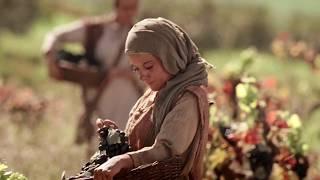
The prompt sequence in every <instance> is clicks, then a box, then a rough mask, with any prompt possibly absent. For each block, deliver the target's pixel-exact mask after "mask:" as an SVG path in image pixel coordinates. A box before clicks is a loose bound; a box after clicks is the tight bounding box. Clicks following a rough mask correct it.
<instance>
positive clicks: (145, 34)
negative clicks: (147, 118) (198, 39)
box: [125, 18, 208, 134]
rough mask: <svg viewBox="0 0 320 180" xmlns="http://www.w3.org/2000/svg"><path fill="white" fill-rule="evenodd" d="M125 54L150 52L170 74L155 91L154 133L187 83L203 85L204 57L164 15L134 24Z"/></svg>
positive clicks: (181, 30)
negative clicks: (162, 85) (156, 94)
mask: <svg viewBox="0 0 320 180" xmlns="http://www.w3.org/2000/svg"><path fill="white" fill-rule="evenodd" d="M125 51H126V53H150V54H152V55H154V56H156V57H158V58H159V59H160V60H161V62H162V64H163V66H164V68H165V69H166V71H167V72H168V73H170V74H171V75H173V78H172V79H170V80H169V81H168V82H167V83H166V85H165V87H163V88H162V89H161V90H159V92H158V97H157V100H156V102H155V107H154V112H153V118H154V119H153V120H154V122H155V123H156V124H155V125H156V127H155V128H156V129H155V133H156V134H157V133H158V132H159V131H160V128H161V125H162V122H163V120H164V118H165V116H166V115H167V114H168V112H169V111H170V110H171V108H172V105H173V103H174V102H175V100H176V99H177V97H178V96H179V95H180V94H181V93H182V92H183V91H185V89H186V88H187V87H188V86H191V85H196V86H200V85H205V86H206V85H207V81H208V80H207V71H206V64H208V63H207V62H206V61H205V60H204V59H202V58H201V57H200V54H199V51H198V48H197V47H196V45H195V44H194V43H193V41H192V40H191V39H190V37H189V36H188V34H187V33H186V32H185V31H184V30H183V29H182V28H180V27H179V26H178V25H176V24H174V23H173V22H171V21H169V20H167V19H164V18H149V19H144V20H142V21H140V22H138V23H136V24H135V25H134V26H133V28H132V29H131V30H130V31H129V33H128V37H127V41H126V46H125Z"/></svg>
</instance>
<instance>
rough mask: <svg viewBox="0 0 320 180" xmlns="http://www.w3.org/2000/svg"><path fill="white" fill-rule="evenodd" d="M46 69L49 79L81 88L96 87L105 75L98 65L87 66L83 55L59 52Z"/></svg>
mask: <svg viewBox="0 0 320 180" xmlns="http://www.w3.org/2000/svg"><path fill="white" fill-rule="evenodd" d="M63 53H64V54H63ZM66 53H68V54H66ZM48 69H49V75H50V77H52V78H54V79H57V80H62V81H68V82H72V83H76V84H79V85H82V86H93V87H97V86H99V85H100V83H101V82H102V80H103V79H104V77H105V75H106V73H105V71H102V70H101V68H100V67H99V66H98V65H89V63H88V62H87V60H86V59H85V58H84V56H83V55H73V54H71V53H69V52H59V53H58V56H57V57H56V59H54V60H49V63H48ZM57 74H59V76H57Z"/></svg>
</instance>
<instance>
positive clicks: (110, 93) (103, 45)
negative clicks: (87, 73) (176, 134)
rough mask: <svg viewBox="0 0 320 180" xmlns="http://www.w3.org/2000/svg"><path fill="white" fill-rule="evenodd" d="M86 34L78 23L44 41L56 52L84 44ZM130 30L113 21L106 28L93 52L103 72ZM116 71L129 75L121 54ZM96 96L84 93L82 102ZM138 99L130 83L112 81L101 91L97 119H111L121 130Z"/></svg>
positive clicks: (135, 88)
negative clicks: (71, 44)
mask: <svg viewBox="0 0 320 180" xmlns="http://www.w3.org/2000/svg"><path fill="white" fill-rule="evenodd" d="M85 30H86V27H85V22H84V21H82V20H80V21H76V22H74V23H71V24H69V25H66V26H63V27H59V28H57V29H55V30H54V31H53V32H52V33H50V34H49V35H48V37H47V38H48V39H50V40H51V41H53V44H54V45H53V47H54V49H55V50H58V49H59V48H61V47H62V45H63V44H64V43H66V42H68V43H82V44H83V43H84V42H85V34H86V33H85ZM129 30H130V27H129V26H121V25H120V24H119V23H117V22H115V21H113V22H111V23H106V24H105V26H104V28H103V33H102V35H101V37H100V39H99V40H98V41H97V44H96V48H95V51H94V53H95V57H96V58H97V60H99V61H100V62H101V63H102V65H103V67H104V68H108V67H111V66H112V64H113V61H114V60H115V58H116V56H117V54H118V52H119V49H120V46H121V44H122V43H123V42H124V41H125V39H126V36H127V33H128V31H129ZM117 68H118V69H122V70H127V71H130V65H129V62H128V60H127V57H126V56H125V55H124V53H122V56H121V58H120V60H119V63H118V65H117ZM133 76H134V75H133ZM140 86H141V84H140ZM95 94H96V89H94V88H90V89H87V93H86V97H85V99H87V100H89V99H91V98H93V97H94V95H95ZM139 96H140V93H139V92H138V91H137V87H135V85H134V83H132V81H131V80H129V79H128V78H125V77H121V76H119V77H115V78H113V79H111V81H110V82H109V84H108V85H107V87H106V88H105V89H104V91H103V93H102V95H101V97H100V99H99V101H98V103H97V108H96V115H97V116H98V117H99V118H102V119H104V118H108V119H112V120H113V121H114V122H116V124H117V125H118V127H119V128H122V129H124V128H125V125H126V122H127V120H128V114H129V112H130V109H131V108H132V106H133V105H134V103H135V102H136V101H137V99H138V98H139Z"/></svg>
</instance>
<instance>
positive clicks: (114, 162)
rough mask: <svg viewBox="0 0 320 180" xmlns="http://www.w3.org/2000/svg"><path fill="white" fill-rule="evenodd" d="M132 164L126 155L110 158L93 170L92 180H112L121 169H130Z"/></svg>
mask: <svg viewBox="0 0 320 180" xmlns="http://www.w3.org/2000/svg"><path fill="white" fill-rule="evenodd" d="M132 168H133V162H132V159H131V157H130V156H129V155H128V154H122V155H118V156H115V157H112V158H111V159H109V160H108V161H107V162H105V163H103V164H102V165H100V166H99V167H98V168H96V169H95V170H94V180H112V179H113V177H114V176H115V175H116V174H118V173H119V172H120V171H121V170H122V169H126V170H129V169H132Z"/></svg>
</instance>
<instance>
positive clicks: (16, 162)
mask: <svg viewBox="0 0 320 180" xmlns="http://www.w3.org/2000/svg"><path fill="white" fill-rule="evenodd" d="M319 7H320V1H317V0H304V1H301V0H282V1H274V0H256V1H252V0H175V1H171V0H161V1H155V0H148V1H147V0H141V2H140V12H139V19H142V18H146V17H158V16H162V17H166V18H169V19H171V20H173V21H174V22H176V23H177V24H179V25H181V26H182V27H183V28H184V29H185V30H186V31H187V32H188V33H189V34H190V35H191V36H192V39H193V40H194V41H195V43H196V44H197V45H198V47H199V49H200V51H201V53H202V55H203V57H204V58H205V59H207V60H208V61H209V62H210V63H212V64H214V65H215V66H216V69H215V70H213V71H212V72H211V73H210V82H211V83H212V86H213V87H214V88H219V86H222V85H221V82H220V81H219V80H220V79H224V78H226V74H227V73H228V68H229V69H230V66H241V65H237V63H238V62H239V61H240V60H239V59H241V53H243V51H244V50H245V49H248V48H250V50H252V51H254V52H255V55H254V60H253V63H252V64H251V65H250V66H247V67H246V69H245V71H246V74H250V75H251V76H254V77H255V78H257V79H258V80H261V81H263V80H266V79H267V80H270V79H271V80H272V82H275V83H276V86H277V90H276V91H275V92H274V94H276V95H277V96H281V98H282V99H284V100H283V101H284V102H285V105H284V107H285V109H286V110H288V111H290V112H292V113H296V114H298V115H299V116H300V119H301V122H302V125H301V126H302V127H301V129H302V133H301V136H299V138H301V140H302V141H303V142H304V143H306V144H307V145H308V148H307V149H308V155H309V156H310V157H309V158H310V159H312V160H313V161H310V164H311V165H310V168H309V171H308V179H315V178H316V177H319V176H318V175H317V172H320V162H319V161H318V158H319V155H320V148H319V143H320V128H319V127H318V121H319V119H320V83H319V82H320V73H319V72H320V55H319V53H320V23H319V19H320V10H319ZM111 9H112V2H110V1H108V0H91V1H86V0H69V1H64V0H55V1H50V0H28V1H24V0H0V162H3V163H5V164H7V165H8V166H9V167H10V168H11V169H13V170H14V171H18V172H21V173H22V174H24V175H25V176H26V177H28V178H29V179H35V180H37V179H39V180H40V179H52V180H53V179H58V178H59V177H60V175H61V172H62V171H63V170H66V171H67V172H68V174H72V173H76V172H78V171H79V169H80V167H81V166H80V165H81V164H82V163H83V162H85V161H86V155H85V145H83V146H78V145H74V144H73V139H74V137H73V136H74V134H75V133H74V132H75V127H76V120H77V118H78V116H79V113H80V111H81V108H82V107H81V105H80V102H79V101H80V98H79V97H80V89H79V88H78V87H77V86H76V85H72V84H70V83H63V82H58V81H55V80H52V79H50V78H49V77H48V74H47V67H46V63H45V62H44V58H43V56H42V54H41V45H42V42H43V39H44V36H45V34H46V33H47V32H48V31H50V30H52V28H54V27H56V26H57V25H62V24H65V23H68V22H71V21H73V20H76V19H78V18H80V17H85V16H91V15H100V14H103V13H108V12H110V10H111ZM233 68H234V67H233ZM269 82H270V81H269ZM217 92H218V91H217ZM217 96H219V93H218V94H217Z"/></svg>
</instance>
